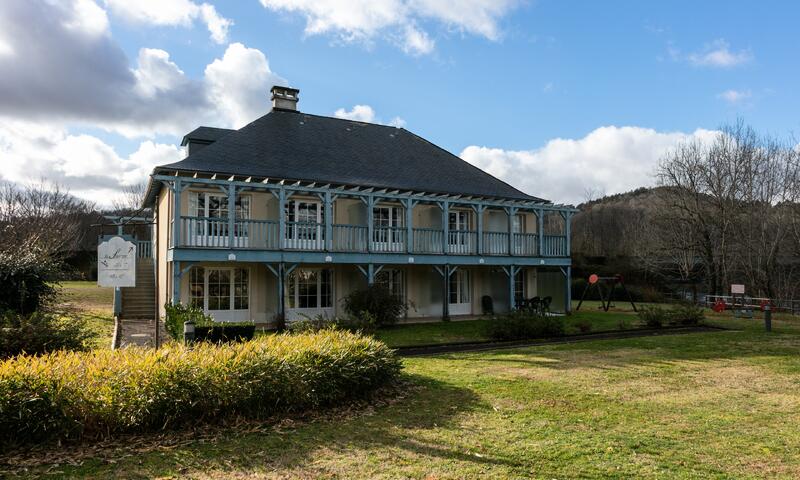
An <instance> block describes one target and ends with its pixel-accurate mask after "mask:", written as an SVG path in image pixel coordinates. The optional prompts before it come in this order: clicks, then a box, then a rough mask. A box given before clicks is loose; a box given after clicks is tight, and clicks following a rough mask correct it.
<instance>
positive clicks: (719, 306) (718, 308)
mask: <svg viewBox="0 0 800 480" xmlns="http://www.w3.org/2000/svg"><path fill="white" fill-rule="evenodd" d="M711 309H712V310H714V311H715V312H717V313H722V312H724V311H725V301H724V300H722V299H719V300H717V301H716V302H714V306H713V307H711Z"/></svg>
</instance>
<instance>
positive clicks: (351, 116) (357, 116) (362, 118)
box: [333, 105, 375, 123]
mask: <svg viewBox="0 0 800 480" xmlns="http://www.w3.org/2000/svg"><path fill="white" fill-rule="evenodd" d="M333 116H334V117H336V118H344V119H347V120H355V121H357V122H367V123H373V122H374V121H375V110H373V109H372V107H370V106H369V105H356V106H354V107H353V108H352V109H351V110H349V111H348V110H345V109H344V108H340V109H338V110H336V111H335V112H333Z"/></svg>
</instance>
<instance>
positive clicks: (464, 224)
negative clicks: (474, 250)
mask: <svg viewBox="0 0 800 480" xmlns="http://www.w3.org/2000/svg"><path fill="white" fill-rule="evenodd" d="M448 228H449V232H448V238H447V243H448V245H449V250H450V253H461V254H464V253H469V252H470V250H471V245H472V232H471V231H470V214H469V212H468V211H465V210H456V211H453V212H450V215H449V220H448Z"/></svg>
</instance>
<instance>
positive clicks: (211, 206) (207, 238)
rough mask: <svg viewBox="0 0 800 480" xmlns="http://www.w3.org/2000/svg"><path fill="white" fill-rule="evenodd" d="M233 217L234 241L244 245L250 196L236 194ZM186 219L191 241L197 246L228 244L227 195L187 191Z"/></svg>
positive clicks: (240, 245) (245, 244) (238, 245)
mask: <svg viewBox="0 0 800 480" xmlns="http://www.w3.org/2000/svg"><path fill="white" fill-rule="evenodd" d="M235 205H236V212H235V215H236V221H235V222H234V232H233V235H234V237H233V238H234V242H235V246H237V247H247V244H248V239H249V236H248V228H247V220H248V219H249V218H250V197H249V196H244V195H238V196H237V197H236V202H235ZM189 216H190V217H191V218H190V219H189V222H191V223H190V226H189V227H188V232H187V233H188V234H189V235H190V240H191V245H192V246H197V247H227V246H228V243H229V241H230V236H229V235H228V197H227V196H226V195H223V194H220V193H209V192H189Z"/></svg>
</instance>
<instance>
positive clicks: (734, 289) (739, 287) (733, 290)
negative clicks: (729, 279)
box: [731, 283, 744, 295]
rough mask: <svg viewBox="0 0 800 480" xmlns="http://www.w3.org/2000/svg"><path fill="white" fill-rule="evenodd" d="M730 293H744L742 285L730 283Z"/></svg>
mask: <svg viewBox="0 0 800 480" xmlns="http://www.w3.org/2000/svg"><path fill="white" fill-rule="evenodd" d="M731 295H744V285H742V284H738V283H734V284H732V285H731Z"/></svg>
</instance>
